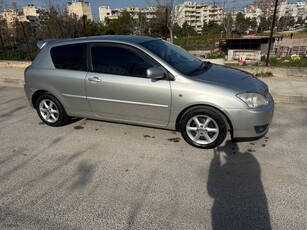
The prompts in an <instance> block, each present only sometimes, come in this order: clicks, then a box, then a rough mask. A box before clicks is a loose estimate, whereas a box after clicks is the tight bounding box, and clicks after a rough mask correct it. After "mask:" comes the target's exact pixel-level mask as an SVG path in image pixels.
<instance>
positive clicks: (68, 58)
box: [50, 43, 87, 71]
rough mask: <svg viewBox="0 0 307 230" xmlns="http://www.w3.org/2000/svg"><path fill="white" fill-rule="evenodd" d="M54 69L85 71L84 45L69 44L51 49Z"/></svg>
mask: <svg viewBox="0 0 307 230" xmlns="http://www.w3.org/2000/svg"><path fill="white" fill-rule="evenodd" d="M50 53H51V59H52V61H53V64H54V66H55V68H57V69H69V70H81V71H86V69H87V68H86V44H84V43H82V44H71V45H63V46H56V47H53V48H51V51H50Z"/></svg>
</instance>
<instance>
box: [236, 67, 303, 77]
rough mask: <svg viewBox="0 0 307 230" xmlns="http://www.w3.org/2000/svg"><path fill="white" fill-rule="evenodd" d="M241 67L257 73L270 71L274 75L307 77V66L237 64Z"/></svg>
mask: <svg viewBox="0 0 307 230" xmlns="http://www.w3.org/2000/svg"><path fill="white" fill-rule="evenodd" d="M235 68H237V69H241V70H244V71H247V72H250V73H252V74H254V75H256V74H266V73H270V74H272V75H273V76H274V77H307V66H306V67H272V66H270V67H266V66H235Z"/></svg>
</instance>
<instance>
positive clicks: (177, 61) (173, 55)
mask: <svg viewBox="0 0 307 230" xmlns="http://www.w3.org/2000/svg"><path fill="white" fill-rule="evenodd" d="M140 45H142V46H144V47H145V48H146V49H148V50H150V51H151V52H153V53H154V54H156V55H158V56H159V57H160V58H162V59H163V60H164V61H166V62H167V63H168V64H170V65H171V66H173V67H174V68H175V69H176V70H178V71H179V72H181V73H183V74H184V75H189V74H190V73H192V72H195V70H196V69H199V68H200V66H202V65H203V62H202V61H201V60H199V59H198V58H196V57H194V56H193V55H192V54H190V53H189V52H187V51H185V50H184V49H182V48H180V47H179V46H176V45H173V44H171V43H169V42H166V41H163V40H154V41H149V42H143V43H141V44H140Z"/></svg>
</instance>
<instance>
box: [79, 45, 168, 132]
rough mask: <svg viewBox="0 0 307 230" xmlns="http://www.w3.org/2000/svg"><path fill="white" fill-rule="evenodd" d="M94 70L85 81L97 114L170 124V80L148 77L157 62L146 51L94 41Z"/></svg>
mask: <svg viewBox="0 0 307 230" xmlns="http://www.w3.org/2000/svg"><path fill="white" fill-rule="evenodd" d="M90 58H91V65H92V66H91V68H92V71H91V72H88V74H87V76H86V80H85V86H86V93H87V99H88V101H89V104H90V106H91V108H92V110H93V112H94V113H95V114H96V116H98V117H100V118H103V119H107V120H112V121H122V122H128V123H136V124H143V125H150V126H157V127H165V126H166V125H167V124H168V120H169V114H170V104H171V92H170V91H171V88H170V82H169V81H168V80H167V78H165V79H160V80H156V79H149V78H146V70H147V69H148V68H150V67H153V66H155V65H156V63H155V61H154V60H153V59H151V58H150V57H148V56H147V55H145V54H144V53H143V52H142V51H140V50H138V49H136V48H133V47H131V46H128V45H119V44H114V43H111V44H110V43H99V44H92V45H91V47H90Z"/></svg>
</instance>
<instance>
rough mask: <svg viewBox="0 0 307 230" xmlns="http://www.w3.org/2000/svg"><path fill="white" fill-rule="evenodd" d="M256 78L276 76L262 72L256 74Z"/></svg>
mask: <svg viewBox="0 0 307 230" xmlns="http://www.w3.org/2000/svg"><path fill="white" fill-rule="evenodd" d="M255 76H256V77H274V75H273V74H272V73H271V72H261V73H256V74H255Z"/></svg>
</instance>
